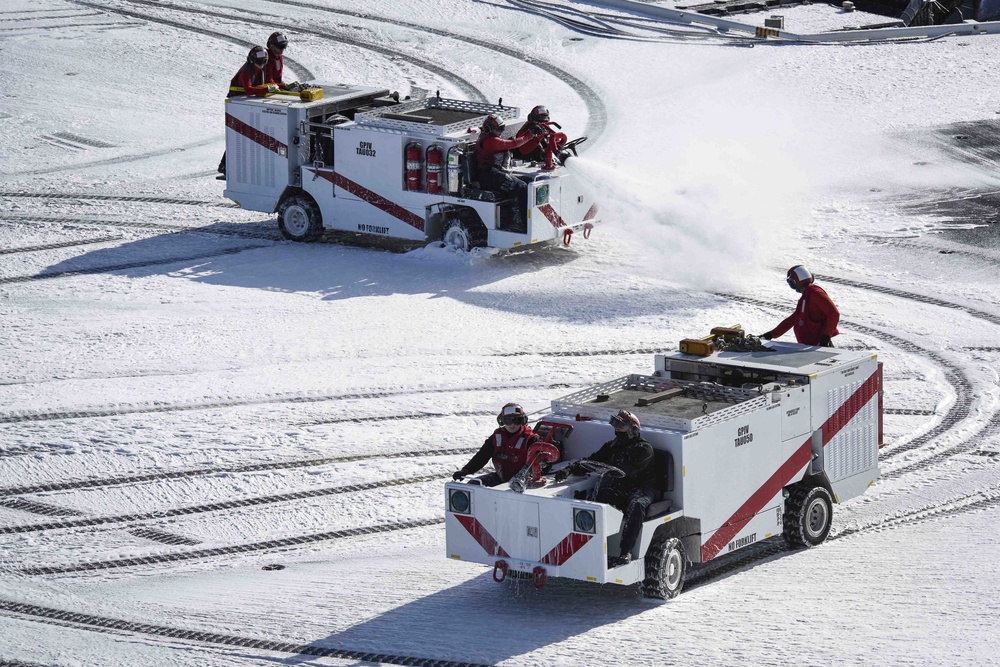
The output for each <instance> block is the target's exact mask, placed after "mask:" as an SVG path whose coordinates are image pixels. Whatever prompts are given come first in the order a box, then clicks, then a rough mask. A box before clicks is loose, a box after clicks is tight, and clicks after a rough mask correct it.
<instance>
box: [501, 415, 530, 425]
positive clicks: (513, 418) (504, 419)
mask: <svg viewBox="0 0 1000 667" xmlns="http://www.w3.org/2000/svg"><path fill="white" fill-rule="evenodd" d="M499 419H500V423H501V424H503V425H504V426H511V425H513V424H523V423H524V422H525V420H526V417H525V416H524V415H517V414H513V415H500V417H499Z"/></svg>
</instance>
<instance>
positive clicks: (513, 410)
mask: <svg viewBox="0 0 1000 667" xmlns="http://www.w3.org/2000/svg"><path fill="white" fill-rule="evenodd" d="M497 423H498V424H500V425H501V426H508V425H510V424H518V425H523V424H527V423H528V415H526V414H524V408H522V407H521V406H520V405H518V404H517V403H508V404H507V405H505V406H503V407H502V408H500V414H498V415H497Z"/></svg>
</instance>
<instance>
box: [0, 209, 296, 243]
mask: <svg viewBox="0 0 1000 667" xmlns="http://www.w3.org/2000/svg"><path fill="white" fill-rule="evenodd" d="M0 221H7V222H46V223H60V224H68V225H85V226H90V227H121V228H125V229H145V230H152V231H161V232H170V233H172V234H182V233H196V234H212V235H215V236H231V237H235V238H241V239H261V240H264V241H283V240H284V239H282V237H281V235H280V234H278V232H277V231H275V232H262V231H257V232H253V231H245V230H241V229H225V228H221V227H220V228H215V227H207V226H204V225H200V226H199V225H168V224H166V223H161V222H132V221H129V220H95V219H93V218H69V217H57V216H48V215H2V214H0ZM228 224H232V225H234V226H236V225H240V224H242V223H238V222H234V223H228Z"/></svg>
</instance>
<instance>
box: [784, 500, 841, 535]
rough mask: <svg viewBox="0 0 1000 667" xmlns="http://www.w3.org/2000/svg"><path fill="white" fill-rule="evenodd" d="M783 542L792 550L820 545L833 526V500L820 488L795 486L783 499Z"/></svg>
mask: <svg viewBox="0 0 1000 667" xmlns="http://www.w3.org/2000/svg"><path fill="white" fill-rule="evenodd" d="M782 524H783V526H782V527H783V529H784V531H783V534H784V537H785V541H786V542H788V543H789V544H790V545H792V546H796V547H814V546H816V545H817V544H822V543H823V541H824V540H826V536H827V535H829V534H830V527H831V526H832V525H833V498H831V497H830V492H829V491H827V490H826V489H824V488H823V487H822V486H813V487H810V486H795V487H792V490H791V493H789V494H788V498H786V499H785V514H784V516H783V517H782Z"/></svg>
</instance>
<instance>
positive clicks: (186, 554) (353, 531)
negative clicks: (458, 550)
mask: <svg viewBox="0 0 1000 667" xmlns="http://www.w3.org/2000/svg"><path fill="white" fill-rule="evenodd" d="M442 523H444V517H443V516H442V517H434V518H429V519H416V520H413V521H396V522H391V523H384V524H375V525H373V526H362V527H360V528H348V529H345V530H332V531H327V532H323V533H309V534H306V535H298V536H296V537H285V538H280V539H275V540H266V541H263V542H250V543H246V544H236V545H230V546H226V547H215V548H212V549H194V550H190V551H174V552H171V553H165V554H153V555H149V556H136V557H135V558H116V559H113V560H103V561H90V562H85V563H75V564H72V563H71V564H65V565H58V564H52V565H36V566H34V567H26V568H22V569H17V570H13V569H12V570H7V572H10V573H13V574H20V575H25V576H36V575H46V574H70V573H74V572H93V571H95V570H111V569H119V568H124V567H136V566H139V565H159V564H162V563H179V562H181V561H188V560H203V559H206V558H215V557H218V556H235V555H239V554H249V553H258V552H260V553H263V552H268V551H275V550H287V549H289V548H292V547H299V546H302V545H305V544H315V543H317V542H329V541H332V540H340V539H346V538H350V537H362V536H366V535H378V534H382V533H389V532H395V531H398V530H408V529H410V528H424V527H427V526H436V525H439V524H442Z"/></svg>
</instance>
